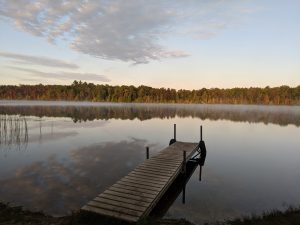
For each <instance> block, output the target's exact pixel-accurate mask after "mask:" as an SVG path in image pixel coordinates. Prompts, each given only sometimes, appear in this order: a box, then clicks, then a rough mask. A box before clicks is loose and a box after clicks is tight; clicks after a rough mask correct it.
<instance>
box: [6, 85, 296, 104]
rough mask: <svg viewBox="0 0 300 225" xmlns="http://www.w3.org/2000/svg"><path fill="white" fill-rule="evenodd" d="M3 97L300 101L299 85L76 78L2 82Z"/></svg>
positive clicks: (31, 98)
mask: <svg viewBox="0 0 300 225" xmlns="http://www.w3.org/2000/svg"><path fill="white" fill-rule="evenodd" d="M0 99H2V100H65V101H93V102H144V103H202V104H267V105H300V85H298V86H297V87H289V86H285V85H284V86H280V87H269V86H267V87H265V88H259V87H250V88H227V89H222V88H210V89H207V88H201V89H198V90H183V89H180V90H175V89H170V88H153V87H149V86H144V85H141V86H139V87H135V86H132V85H130V86H126V85H122V86H111V85H102V84H97V85H96V84H93V83H86V82H82V81H76V80H75V81H74V82H73V83H72V84H71V85H42V84H38V85H0Z"/></svg>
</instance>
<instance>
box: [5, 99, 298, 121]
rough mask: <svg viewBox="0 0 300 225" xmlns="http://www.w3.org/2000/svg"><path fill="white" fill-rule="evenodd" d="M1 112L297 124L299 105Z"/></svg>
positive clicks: (84, 118) (130, 106)
mask: <svg viewBox="0 0 300 225" xmlns="http://www.w3.org/2000/svg"><path fill="white" fill-rule="evenodd" d="M0 114H10V115H14V114H20V115H26V116H29V115H30V116H39V117H43V116H50V117H71V118H72V119H73V121H74V122H78V121H79V122H80V121H88V120H89V121H92V120H94V119H105V120H107V119H113V118H114V119H136V118H137V119H139V120H147V119H151V118H161V119H164V118H174V117H175V116H178V117H182V118H184V117H195V118H200V119H202V120H205V119H209V120H220V119H225V120H231V121H244V122H254V123H257V122H263V123H274V124H279V125H289V124H294V125H296V126H300V109H299V107H284V106H283V107H281V106H279V107H276V106H267V107H264V106H233V105H168V104H161V105H160V104H149V105H146V104H112V105H108V104H105V105H98V106H95V105H94V106H22V107H15V106H1V107H0Z"/></svg>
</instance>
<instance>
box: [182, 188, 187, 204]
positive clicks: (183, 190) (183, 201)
mask: <svg viewBox="0 0 300 225" xmlns="http://www.w3.org/2000/svg"><path fill="white" fill-rule="evenodd" d="M185 186H186V183H185V182H184V184H183V187H182V204H183V205H184V204H185Z"/></svg>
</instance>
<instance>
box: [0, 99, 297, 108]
mask: <svg viewBox="0 0 300 225" xmlns="http://www.w3.org/2000/svg"><path fill="white" fill-rule="evenodd" d="M22 102H23V103H24V104H21V105H20V104H16V103H22ZM6 103H8V104H6ZM32 103H34V104H32ZM62 104H67V105H66V106H98V105H100V106H101V105H104V106H105V105H115V106H118V105H119V106H124V105H133V106H134V105H138V106H143V105H144V106H151V105H153V106H155V105H166V106H180V105H182V106H189V105H191V106H193V105H194V106H250V107H252V106H253V107H265V106H268V107H300V104H257V103H194V102H135V101H134V102H121V101H120V102H114V101H89V100H86V101H82V100H64V99H52V100H42V99H0V106H28V105H33V106H44V105H45V106H61V105H62Z"/></svg>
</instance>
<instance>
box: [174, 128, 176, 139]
mask: <svg viewBox="0 0 300 225" xmlns="http://www.w3.org/2000/svg"><path fill="white" fill-rule="evenodd" d="M174 140H175V141H176V124H174Z"/></svg>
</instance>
